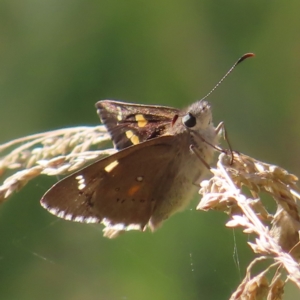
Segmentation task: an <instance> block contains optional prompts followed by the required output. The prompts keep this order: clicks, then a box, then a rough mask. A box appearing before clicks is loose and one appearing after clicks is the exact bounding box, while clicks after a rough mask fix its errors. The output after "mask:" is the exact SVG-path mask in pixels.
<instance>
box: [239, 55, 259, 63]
mask: <svg viewBox="0 0 300 300" xmlns="http://www.w3.org/2000/svg"><path fill="white" fill-rule="evenodd" d="M253 56H255V54H254V53H251V52H250V53H246V54H244V55H243V56H242V57H241V58H240V59H239V60H238V61H237V64H239V63H241V62H242V61H243V60H245V59H247V58H249V57H253Z"/></svg>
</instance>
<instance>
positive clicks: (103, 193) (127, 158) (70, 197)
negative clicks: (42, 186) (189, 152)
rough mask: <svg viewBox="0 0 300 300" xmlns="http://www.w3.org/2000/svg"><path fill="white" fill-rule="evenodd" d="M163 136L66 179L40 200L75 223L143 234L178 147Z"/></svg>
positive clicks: (171, 140) (103, 160)
mask: <svg viewBox="0 0 300 300" xmlns="http://www.w3.org/2000/svg"><path fill="white" fill-rule="evenodd" d="M175 140H176V139H174V137H173V136H163V137H160V138H158V139H152V140H149V141H147V142H145V143H141V144H138V145H136V146H133V147H129V148H126V149H124V150H121V151H119V152H117V153H115V154H113V155H111V156H108V157H106V158H104V159H101V160H99V161H98V162H95V163H93V164H92V165H90V166H88V167H86V168H84V169H82V170H80V171H78V172H76V173H74V174H72V175H70V176H68V177H66V178H65V179H63V180H61V181H59V182H58V183H57V184H55V185H54V186H53V187H52V188H51V189H50V190H49V191H48V192H46V194H45V195H44V196H43V198H42V199H41V204H42V206H43V207H44V208H46V209H47V210H48V211H49V212H51V213H52V214H54V215H56V216H58V217H61V218H64V219H67V220H71V221H77V222H85V223H100V222H102V223H104V225H106V226H108V227H113V228H115V229H117V230H130V229H140V230H142V229H143V228H144V227H145V226H146V224H147V223H148V221H149V219H150V217H151V215H152V212H153V210H154V208H155V206H156V203H157V202H159V201H160V199H159V195H160V194H161V191H162V190H163V189H165V188H166V186H162V179H163V177H164V176H165V175H166V174H165V172H166V170H168V171H169V170H170V169H171V168H172V166H174V164H173V163H172V159H173V157H174V155H173V152H174V151H176V150H175V149H176V145H175V144H176V143H175Z"/></svg>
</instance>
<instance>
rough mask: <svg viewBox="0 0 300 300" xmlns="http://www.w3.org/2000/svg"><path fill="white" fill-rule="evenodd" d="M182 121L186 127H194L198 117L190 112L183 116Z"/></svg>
mask: <svg viewBox="0 0 300 300" xmlns="http://www.w3.org/2000/svg"><path fill="white" fill-rule="evenodd" d="M182 123H183V124H184V125H185V126H186V127H189V128H192V127H194V126H195V125H196V118H195V117H194V116H193V115H192V114H191V113H188V114H186V115H185V116H184V117H183V118H182Z"/></svg>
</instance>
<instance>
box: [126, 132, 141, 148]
mask: <svg viewBox="0 0 300 300" xmlns="http://www.w3.org/2000/svg"><path fill="white" fill-rule="evenodd" d="M125 134H126V137H127V138H128V139H129V140H130V141H131V143H132V144H133V145H137V144H139V143H140V139H139V137H138V136H137V135H135V134H134V133H133V132H132V131H131V130H127V131H126V132H125Z"/></svg>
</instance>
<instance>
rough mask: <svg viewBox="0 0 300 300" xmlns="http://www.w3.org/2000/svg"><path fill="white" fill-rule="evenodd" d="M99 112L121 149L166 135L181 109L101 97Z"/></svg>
mask: <svg viewBox="0 0 300 300" xmlns="http://www.w3.org/2000/svg"><path fill="white" fill-rule="evenodd" d="M96 108H97V113H98V115H99V117H100V119H101V121H102V123H103V124H105V126H106V127H107V130H108V132H109V133H110V135H111V138H112V140H113V142H114V145H115V146H116V148H117V149H118V150H120V149H124V148H127V147H129V146H132V145H137V144H139V143H141V142H144V141H147V140H149V139H153V138H155V137H159V136H162V135H164V134H165V133H166V132H167V131H168V129H169V128H170V126H171V124H172V120H173V118H174V116H175V115H177V114H178V113H179V110H178V109H175V108H172V107H166V106H153V105H141V104H132V103H125V102H120V101H113V100H102V101H99V102H97V103H96Z"/></svg>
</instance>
